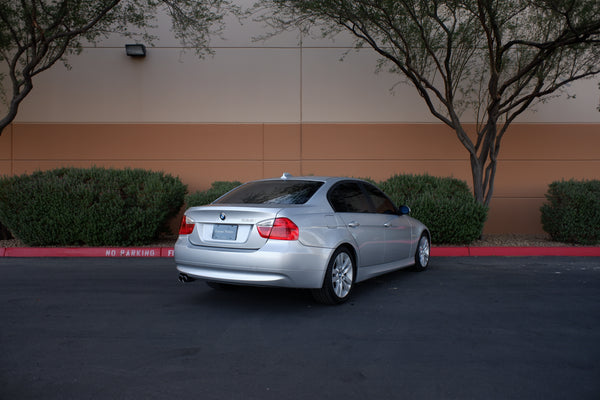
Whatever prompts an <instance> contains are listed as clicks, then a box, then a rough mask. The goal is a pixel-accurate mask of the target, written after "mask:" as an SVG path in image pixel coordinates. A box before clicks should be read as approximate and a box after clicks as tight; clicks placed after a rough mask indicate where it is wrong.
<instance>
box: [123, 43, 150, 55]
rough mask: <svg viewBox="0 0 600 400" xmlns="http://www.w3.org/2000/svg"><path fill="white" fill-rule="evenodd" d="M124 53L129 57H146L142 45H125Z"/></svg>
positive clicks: (144, 48) (144, 47)
mask: <svg viewBox="0 0 600 400" xmlns="http://www.w3.org/2000/svg"><path fill="white" fill-rule="evenodd" d="M125 52H126V53H127V55H128V56H131V57H146V46H144V45H143V44H126V45H125Z"/></svg>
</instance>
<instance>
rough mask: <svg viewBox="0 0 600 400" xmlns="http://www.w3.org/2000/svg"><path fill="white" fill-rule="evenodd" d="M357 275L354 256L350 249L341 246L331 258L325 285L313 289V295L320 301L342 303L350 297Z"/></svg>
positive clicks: (331, 303) (324, 280)
mask: <svg viewBox="0 0 600 400" xmlns="http://www.w3.org/2000/svg"><path fill="white" fill-rule="evenodd" d="M355 276H356V267H355V266H354V257H353V255H352V253H351V252H350V251H349V250H348V249H346V248H344V247H341V248H339V249H337V250H336V251H335V252H334V253H333V256H331V260H329V264H328V265H327V271H326V272H325V278H324V279H323V286H322V287H321V288H320V289H314V290H312V295H313V297H314V298H315V300H316V301H318V302H319V303H323V304H330V305H333V304H341V303H343V302H345V301H346V300H348V299H349V298H350V293H352V289H353V288H354V280H355Z"/></svg>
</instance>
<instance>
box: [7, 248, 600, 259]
mask: <svg viewBox="0 0 600 400" xmlns="http://www.w3.org/2000/svg"><path fill="white" fill-rule="evenodd" d="M173 255H174V249H173V248H172V247H6V248H2V247H0V257H109V258H110V257H142V258H144V257H145V258H157V257H167V258H168V257H173ZM431 256H432V257H491V256H500V257H525V256H565V257H600V247H468V246H466V247H432V248H431Z"/></svg>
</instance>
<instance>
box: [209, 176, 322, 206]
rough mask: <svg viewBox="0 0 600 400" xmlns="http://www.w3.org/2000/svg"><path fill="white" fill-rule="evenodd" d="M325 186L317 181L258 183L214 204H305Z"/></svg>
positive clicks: (234, 191) (235, 190)
mask: <svg viewBox="0 0 600 400" xmlns="http://www.w3.org/2000/svg"><path fill="white" fill-rule="evenodd" d="M322 185H323V182H315V181H295V180H294V181H284V180H281V181H258V182H250V183H247V184H245V185H242V186H240V187H238V188H236V189H234V190H233V191H231V192H229V193H228V194H226V195H225V196H223V197H221V198H220V199H218V200H217V201H215V202H214V203H213V204H304V203H306V202H307V201H308V200H309V199H310V198H311V197H312V196H313V195H314V194H315V192H316V191H317V190H318V189H319V188H320V187H321V186H322Z"/></svg>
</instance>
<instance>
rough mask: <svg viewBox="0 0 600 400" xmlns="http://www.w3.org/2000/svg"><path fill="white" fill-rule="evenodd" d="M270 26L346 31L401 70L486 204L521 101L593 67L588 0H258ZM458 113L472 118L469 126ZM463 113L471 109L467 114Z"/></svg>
mask: <svg viewBox="0 0 600 400" xmlns="http://www.w3.org/2000/svg"><path fill="white" fill-rule="evenodd" d="M256 7H257V8H259V9H263V11H264V9H268V10H269V12H268V14H263V17H262V18H261V19H262V20H263V21H265V22H267V23H268V24H270V25H271V26H272V27H274V28H275V29H274V31H273V33H277V32H279V31H281V30H285V29H288V28H297V27H300V28H301V29H303V30H305V31H310V30H311V29H320V30H321V33H322V34H323V35H326V36H327V35H335V34H337V33H339V32H340V31H348V32H351V33H352V34H353V35H354V36H355V38H356V41H357V45H358V46H364V45H368V46H370V47H372V48H373V49H374V50H375V51H376V52H377V53H378V54H379V55H380V56H381V59H382V61H383V64H382V65H387V66H389V68H390V70H392V71H393V72H397V73H399V74H401V75H403V76H404V78H405V79H406V80H407V81H408V82H409V83H410V84H412V85H413V86H414V88H415V89H416V90H417V92H418V93H419V95H420V96H421V97H422V98H423V100H424V102H425V104H426V105H427V107H428V108H429V111H430V112H431V113H432V114H433V115H434V116H435V117H436V118H437V119H438V120H440V121H442V122H443V123H444V124H446V125H447V126H449V127H450V128H452V129H453V131H454V132H455V134H456V137H457V138H458V140H459V141H460V142H461V144H462V145H463V146H464V148H465V149H466V150H467V152H468V153H469V157H470V162H471V171H472V175H473V191H474V195H475V198H476V199H477V200H478V201H479V202H481V203H483V204H485V205H489V203H490V200H491V198H492V195H493V187H494V177H495V173H496V167H497V160H498V154H499V152H500V146H501V143H502V139H503V137H504V135H505V133H506V131H507V128H508V127H509V125H510V124H511V123H512V122H513V121H514V120H515V118H517V117H518V116H519V115H520V114H522V113H523V112H524V111H525V110H527V109H528V108H530V106H531V105H532V104H534V103H536V102H538V101H540V100H544V99H547V98H548V97H549V96H552V95H556V94H558V93H560V91H561V90H563V89H564V88H565V87H566V85H568V84H570V83H572V82H574V81H577V80H579V79H584V78H589V77H592V76H594V75H596V74H598V73H600V2H599V1H598V0H536V1H532V0H429V1H424V0H314V1H308V0H263V1H260V2H259V3H257V4H256ZM466 111H468V114H467V115H469V118H471V119H470V120H471V121H472V120H473V117H474V118H475V120H476V121H477V124H476V132H475V133H472V134H469V133H468V130H467V127H466V126H467V125H466V124H465V123H464V122H463V120H464V119H466V118H465V117H464V115H465V112H466ZM471 116H472V117H471Z"/></svg>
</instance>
